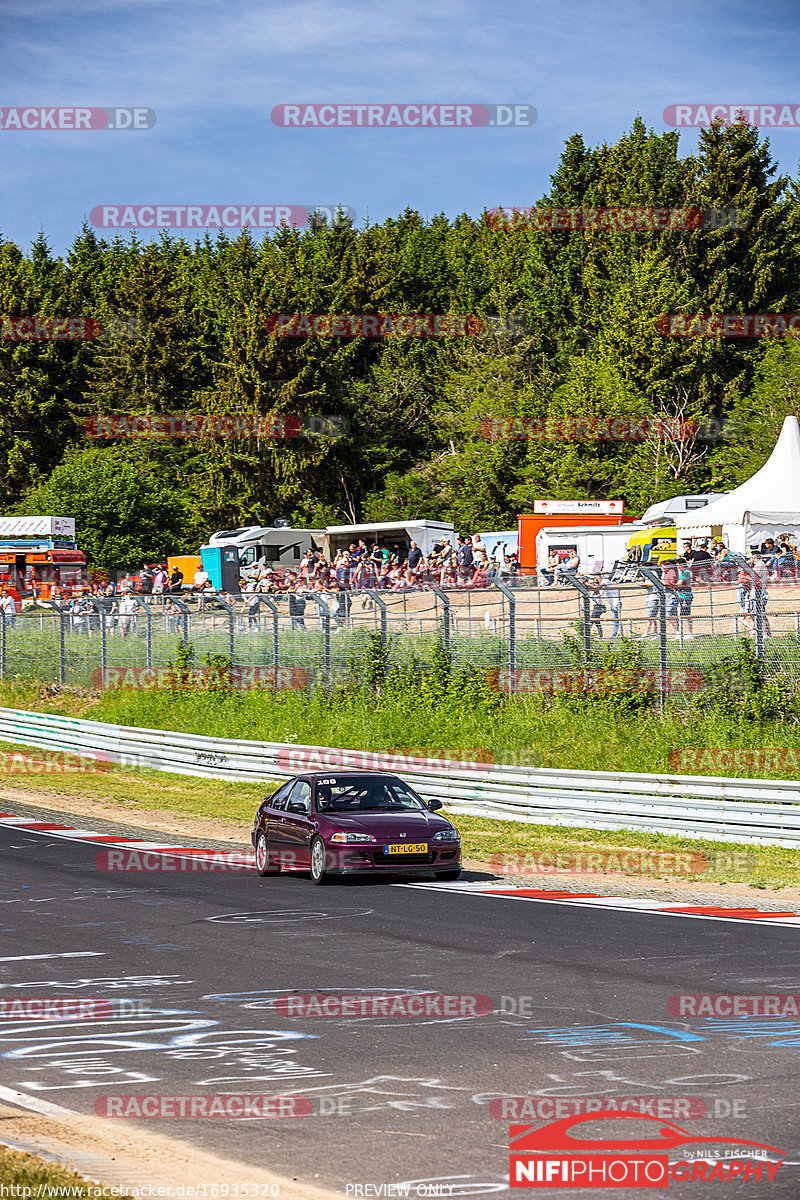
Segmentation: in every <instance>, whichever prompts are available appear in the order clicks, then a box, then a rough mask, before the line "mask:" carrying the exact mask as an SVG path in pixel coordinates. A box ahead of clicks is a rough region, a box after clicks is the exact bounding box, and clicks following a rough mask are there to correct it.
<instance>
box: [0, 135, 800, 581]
mask: <svg viewBox="0 0 800 1200" xmlns="http://www.w3.org/2000/svg"><path fill="white" fill-rule="evenodd" d="M678 142H679V134H678V133H677V132H674V131H673V132H667V133H663V134H657V133H654V132H653V131H652V130H648V129H646V127H645V126H644V125H643V123H642V122H641V121H640V120H637V121H635V122H634V124H633V126H632V128H631V130H630V132H628V133H626V134H625V135H624V136H622V137H621V138H620V139H619V141H618V142H617V143H616V144H614V145H601V146H599V147H596V148H591V147H588V146H587V145H585V143H584V141H583V139H582V138H581V137H580V136H579V135H577V134H576V135H575V136H573V137H572V138H570V139H569V141H568V142H567V143H566V145H565V148H564V152H563V155H562V158H561V161H560V163H559V164H558V165H557V167H556V170H555V172H554V174H553V175H552V177H551V188H550V191H549V194H548V195H546V196H544V197H533V196H531V197H515V198H513V201H514V203H517V204H519V203H529V204H530V205H531V206H554V207H574V206H587V207H588V206H592V207H617V206H633V205H636V206H644V205H652V206H655V207H659V208H661V207H682V208H686V207H694V208H698V209H701V210H706V209H708V208H712V207H713V208H736V209H739V210H741V211H742V212H743V213H745V214H746V217H747V220H746V222H745V224H744V227H743V228H724V229H719V230H709V229H701V228H698V229H690V230H686V229H676V230H672V231H669V230H662V231H655V232H653V231H646V230H638V231H627V230H615V229H583V230H581V229H578V230H542V229H522V230H513V231H511V230H507V229H496V228H492V227H491V224H492V222H491V221H487V220H486V219H485V214H484V215H483V216H478V217H476V218H472V217H469V216H466V215H462V216H459V217H457V218H456V219H455V220H452V221H449V220H447V219H445V218H444V217H443V216H435V217H433V218H432V219H430V220H426V219H423V218H422V217H421V216H420V215H419V214H418V213H416V212H414V211H411V210H409V209H407V210H406V211H405V212H403V213H402V215H400V216H398V217H396V218H392V219H390V220H387V221H385V222H384V223H383V224H380V225H369V224H367V225H365V227H363V228H356V227H355V226H354V225H353V223H352V221H351V220H350V219H348V218H344V217H342V218H340V219H338V220H336V221H334V222H333V224H332V225H330V226H329V225H326V224H323V223H321V222H319V221H315V222H312V223H311V226H310V227H309V228H307V229H304V230H302V231H298V230H292V229H283V230H280V231H276V232H274V233H272V234H271V235H270V236H265V237H264V238H263V240H260V241H259V240H256V239H255V238H254V236H253V234H252V233H250V232H249V231H247V230H245V231H244V232H242V233H241V234H240V235H238V236H235V237H232V236H229V235H225V234H222V233H221V234H219V235H216V236H214V237H211V236H209V235H206V236H204V237H203V238H202V239H200V240H197V241H195V242H194V243H193V244H190V243H189V242H188V241H186V240H185V239H184V238H182V237H178V236H176V235H175V234H171V233H168V232H166V231H165V232H162V233H161V234H160V235H159V237H158V239H156V240H155V241H152V242H142V241H140V240H138V239H137V237H136V235H135V234H129V235H127V237H121V236H117V237H115V238H114V240H113V241H106V240H103V239H102V238H100V237H99V236H98V235H97V234H96V233H95V232H94V230H93V229H91V228H90V227H88V226H84V228H83V230H82V231H81V233H80V235H79V236H78V237H77V238H76V240H75V242H74V244H73V246H72V247H71V249H70V250H69V252H68V253H67V254H66V256H65V257H63V258H60V257H57V256H54V254H53V253H52V251H51V250H50V248H49V246H48V243H47V240H46V236H45V235H40V236H39V238H38V239H37V240H36V241H35V242H34V244H33V245H32V247H31V249H30V252H29V253H25V252H24V251H23V250H21V249H20V248H19V247H17V246H16V245H14V244H13V243H12V242H9V241H4V240H2V238H0V320H2V319H3V318H7V319H13V318H19V317H32V316H39V317H42V318H48V317H49V318H56V317H57V318H66V317H81V318H84V319H88V318H94V319H96V320H97V321H98V322H99V323H100V324H101V325H103V324H104V323H105V325H106V327H107V325H108V322H109V321H111V320H114V319H119V320H121V321H129V320H132V321H133V322H134V323H138V327H139V329H140V330H141V331H142V334H143V335H142V336H140V337H114V338H104V337H100V338H93V339H86V340H68V339H67V340H56V339H54V340H15V339H14V338H13V337H11V336H8V333H7V330H8V328H9V325H8V322H7V323H6V326H5V328H4V334H3V337H2V338H0V396H2V425H1V426H0V488H2V496H1V497H0V509H1V510H2V511H3V512H6V513H9V512H34V511H36V512H46V513H53V514H57V515H71V516H75V517H76V519H77V522H78V528H79V532H80V534H81V544H82V546H83V548H84V549H85V550H86V551H87V552H88V554H89V556H90V558H91V560H92V561H94V562H95V563H96V564H98V565H105V566H120V565H128V564H129V563H130V564H131V565H135V563H136V561H137V559H138V560H139V561H141V559H140V557H139V556H156V555H162V554H166V553H167V552H174V551H178V550H181V549H194V548H196V547H197V546H198V545H199V544H200V542H201V541H203V540H205V538H206V536H207V535H208V533H209V532H210V531H211V530H213V529H218V528H225V527H231V526H234V525H238V524H243V523H244V524H248V523H265V524H267V523H269V522H271V521H272V519H274V518H275V517H276V516H284V517H287V518H289V519H290V521H291V522H292V523H293V524H295V525H322V524H326V523H331V522H334V521H335V522H348V521H356V520H392V519H398V518H400V517H406V516H407V517H432V518H439V519H445V520H453V521H454V522H455V524H456V527H457V528H459V529H460V530H462V531H464V532H467V531H473V530H476V529H480V528H482V529H491V528H502V527H505V526H508V525H509V524H510V523H514V521H515V518H516V514H517V513H519V512H524V511H525V510H526V509H528V508H529V506H530V504H531V501H532V500H533V499H534V498H535V497H538V496H547V497H554V498H565V497H570V498H572V497H585V498H597V497H607V498H623V499H624V500H625V501H626V502H627V505H628V510H629V511H631V512H634V513H638V512H641V511H642V510H643V508H644V507H646V506H647V505H648V504H650V503H652V502H653V501H655V500H657V499H661V498H664V497H666V496H669V495H674V494H677V493H681V492H689V491H708V490H711V489H722V488H726V487H731V486H734V485H735V484H736V483H738V482H739V481H740V480H742V479H744V478H746V477H747V476H748V475H749V474H751V473H752V471H753V470H754V469H755V468H756V467H758V466H760V465H761V463H762V462H763V461H764V458H765V457H766V454H767V453H768V451H769V449H770V448H771V446H772V444H773V442H774V439H775V436H776V434H777V431H778V429H779V427H780V422H781V420H782V418H783V416H784V415H785V414H786V413H787V412H793V411H797V410H798V409H800V352H799V351H797V349H796V342H795V340H794V339H793V338H791V337H787V338H721V337H665V336H663V335H662V333H661V332H660V331H659V329H658V327H657V320H658V317H659V316H661V315H662V314H665V313H684V314H693V313H765V312H775V313H781V312H783V313H786V312H795V311H799V310H800V196H799V194H798V182H797V181H796V180H794V179H790V178H788V177H785V176H781V175H780V174H779V173H778V171H777V168H776V165H775V163H774V161H773V160H772V158H771V154H770V150H769V143H768V141H766V140H764V139H762V138H761V136H760V134H759V132H758V131H757V130H756V129H753V128H751V127H749V126H746V125H744V124H741V125H734V126H731V127H723V126H719V125H715V126H712V127H711V128H710V129H708V130H704V131H701V133H700V140H699V146H698V149H697V151H696V152H695V153H694V154H691V155H688V156H684V157H681V156H680V154H679V146H678ZM508 200H509V198H508V197H502V196H499V197H496V198H494V200H493V202H494V203H496V204H503V203H504V202H507V201H508ZM302 313H330V314H347V313H420V314H431V313H441V314H462V315H463V314H477V315H479V316H484V317H486V316H489V315H496V316H499V317H501V318H513V320H508V321H503V320H500V321H493V322H490V323H488V326H487V329H486V332H484V333H483V334H481V335H480V336H468V337H453V336H449V337H435V338H434V337H429V338H425V337H403V336H394V337H390V338H363V337H348V338H342V337H312V338H289V337H276V336H274V335H273V332H272V330H271V325H270V321H269V318H270V317H271V316H272V317H274V315H275V314H302ZM273 326H274V322H273ZM200 412H206V413H213V414H220V413H224V414H236V415H239V416H241V417H250V418H253V417H255V416H256V415H257V414H258V415H262V416H273V417H277V416H280V415H281V414H293V415H299V416H303V417H307V416H317V415H323V416H328V417H337V418H339V419H340V422H341V423H340V425H339V426H338V428H339V430H340V431H341V436H333V437H332V436H325V435H324V434H319V433H310V434H309V435H308V436H304V437H295V438H271V437H269V436H261V435H260V434H258V431H257V430H256V436H242V437H237V438H194V439H186V438H183V439H177V438H165V437H160V438H149V439H144V438H137V439H132V438H126V437H122V438H116V439H111V440H109V439H102V438H93V437H91V436H89V434H88V432H87V423H88V426H89V428H91V418H92V417H96V416H97V415H100V414H110V413H138V414H161V415H175V414H181V413H200ZM516 417H521V418H525V419H529V420H537V421H541V420H548V419H549V420H551V421H558V420H564V419H567V418H576V417H577V418H601V419H605V418H609V417H626V418H631V419H636V420H640V419H641V418H644V417H666V418H676V419H677V422H678V424H676V425H674V426H671V425H669V424H668V423H664V424H663V425H662V426H661V429H660V431H659V430H658V428H657V427H656V428H655V432H652V433H651V434H650V435H648V437H647V438H645V439H644V440H641V441H637V442H631V441H616V442H615V441H598V442H593V441H574V440H564V439H563V438H560V439H553V440H544V439H539V438H537V439H528V440H508V439H498V440H487V438H486V436H485V430H486V425H485V422H486V420H487V419H488V418H497V419H507V418H516ZM482 422H483V423H484V424H483V425H482ZM710 422H716V423H718V424H717V425H716V426H715V425H713V424H709V423H710ZM251 423H252V422H251ZM722 423H724V425H723V428H724V430H725V433H726V436H723V437H719V438H709V437H707V436H696V434H695V433H694V432H693V431H696V430H697V429H698V427H699V428H700V431H701V433H703V432H706V433H707V432H708V431H709V430H713V429H714V428H717V427H719V425H721V424H722ZM676 429H677V430H678V431H679V432H678V433H675V432H674V430H676Z"/></svg>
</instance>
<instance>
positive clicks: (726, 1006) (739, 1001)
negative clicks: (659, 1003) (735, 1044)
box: [667, 992, 800, 1018]
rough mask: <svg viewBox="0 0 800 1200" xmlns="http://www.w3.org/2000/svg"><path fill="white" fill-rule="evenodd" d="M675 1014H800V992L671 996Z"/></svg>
mask: <svg viewBox="0 0 800 1200" xmlns="http://www.w3.org/2000/svg"><path fill="white" fill-rule="evenodd" d="M667 1011H668V1012H669V1013H671V1014H672V1016H673V1017H795V1018H796V1017H800V994H797V993H794V994H787V993H780V994H778V993H772V994H770V993H767V992H765V993H762V994H754V995H734V994H724V993H719V992H706V993H696V994H688V995H687V994H684V995H678V996H670V998H669V1000H668V1001H667Z"/></svg>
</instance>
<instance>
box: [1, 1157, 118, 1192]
mask: <svg viewBox="0 0 800 1200" xmlns="http://www.w3.org/2000/svg"><path fill="white" fill-rule="evenodd" d="M0 1182H2V1183H4V1184H12V1185H13V1186H15V1187H16V1188H30V1189H31V1190H30V1191H29V1192H28V1193H27V1195H29V1196H36V1195H39V1196H41V1197H42V1200H52V1198H53V1197H57V1196H70V1197H72V1198H73V1200H77V1198H81V1197H85V1198H86V1200H92V1196H93V1195H96V1194H97V1190H98V1185H97V1184H95V1183H90V1182H89V1180H88V1179H85V1178H84V1177H83V1176H82V1175H77V1174H76V1173H75V1172H74V1171H67V1170H66V1169H65V1168H64V1167H59V1166H56V1165H54V1164H53V1163H48V1162H45V1160H44V1159H42V1158H37V1157H36V1156H35V1155H33V1154H23V1153H22V1152H21V1151H19V1150H11V1149H9V1147H7V1146H2V1145H0ZM89 1189H91V1190H89ZM15 1194H16V1195H21V1194H22V1193H20V1192H17V1193H15ZM122 1200H129V1198H126V1197H125V1196H123V1197H122Z"/></svg>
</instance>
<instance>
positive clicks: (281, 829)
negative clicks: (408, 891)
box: [250, 771, 461, 884]
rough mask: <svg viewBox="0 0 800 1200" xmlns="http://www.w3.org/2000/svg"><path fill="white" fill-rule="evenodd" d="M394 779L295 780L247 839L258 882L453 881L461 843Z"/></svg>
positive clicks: (270, 801)
mask: <svg viewBox="0 0 800 1200" xmlns="http://www.w3.org/2000/svg"><path fill="white" fill-rule="evenodd" d="M441 807H442V803H441V801H440V800H429V801H428V802H427V803H426V802H425V801H424V800H423V799H422V798H421V797H420V796H418V795H417V794H416V792H415V791H413V789H412V788H410V787H409V786H408V784H407V783H404V782H403V780H402V779H399V778H398V777H397V776H396V775H384V774H379V773H377V772H370V771H359V772H356V771H336V772H332V773H323V772H321V771H315V772H310V773H308V774H303V775H296V776H295V777H294V779H290V780H289V781H288V783H285V784H284V785H283V787H280V788H278V790H277V792H275V794H274V795H272V796H268V797H267V798H266V799H265V800H264V803H263V804H262V805H260V807H259V809H258V811H257V813H256V817H255V822H254V825H253V832H252V834H251V835H250V836H251V840H252V842H253V847H254V849H255V859H256V870H257V871H258V873H259V875H274V874H277V873H278V872H279V871H310V873H311V878H312V880H313V881H314V883H317V884H324V883H328V882H329V881H330V880H331V877H332V876H334V875H355V874H368V873H375V874H383V875H422V874H433V875H435V876H436V878H437V879H458V876H459V875H460V873H461V838H460V836H459V833H458V830H457V829H456V827H455V826H454V825H453V824H451V822H450V821H448V820H447V819H446V818H445V817H442V816H438V815H437V810H438V809H440V808H441Z"/></svg>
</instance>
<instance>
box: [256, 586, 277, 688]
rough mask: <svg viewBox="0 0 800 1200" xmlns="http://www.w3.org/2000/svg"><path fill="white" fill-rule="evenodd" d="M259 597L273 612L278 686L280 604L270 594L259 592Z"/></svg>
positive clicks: (273, 636)
mask: <svg viewBox="0 0 800 1200" xmlns="http://www.w3.org/2000/svg"><path fill="white" fill-rule="evenodd" d="M258 598H259V600H260V601H261V603H262V604H266V606H267V608H268V609H269V611H270V612H271V613H272V665H273V667H274V668H275V679H276V686H277V678H278V669H279V667H280V659H281V655H280V640H279V637H278V617H279V615H280V614H279V612H278V606H277V604H276V603H275V601H274V600H270V599H269V597H268V596H264V595H262V594H261V593H260V592H259V593H258Z"/></svg>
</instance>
